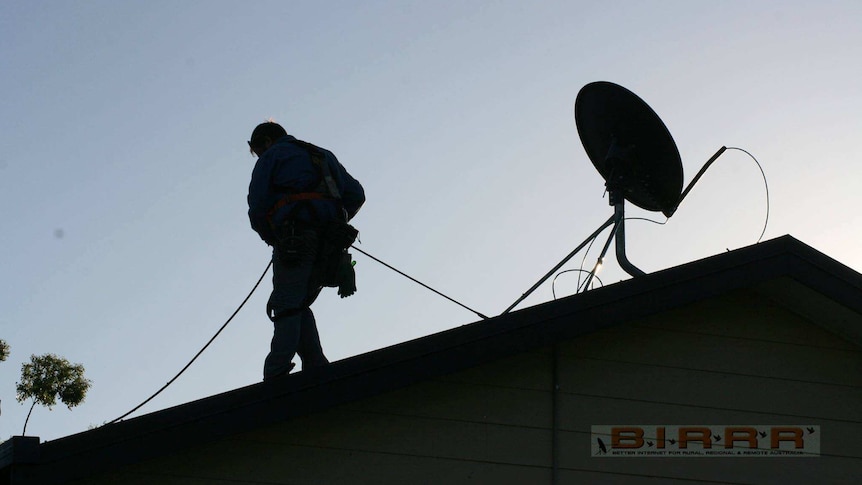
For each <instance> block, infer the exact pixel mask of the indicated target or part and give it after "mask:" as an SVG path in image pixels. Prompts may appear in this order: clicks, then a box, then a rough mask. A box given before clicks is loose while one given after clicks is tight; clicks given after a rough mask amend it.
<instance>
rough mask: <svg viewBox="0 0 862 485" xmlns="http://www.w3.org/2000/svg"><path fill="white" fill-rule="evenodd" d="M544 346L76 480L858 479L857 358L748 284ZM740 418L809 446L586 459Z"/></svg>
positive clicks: (861, 409)
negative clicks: (786, 432)
mask: <svg viewBox="0 0 862 485" xmlns="http://www.w3.org/2000/svg"><path fill="white" fill-rule="evenodd" d="M571 324H572V325H577V324H578V322H576V321H573V322H571ZM555 350H556V354H555V352H554V350H553V349H551V348H546V349H538V350H536V351H533V352H526V353H522V354H519V355H516V356H513V357H510V358H506V359H501V360H498V361H495V362H492V363H489V364H485V365H481V366H477V367H475V368H472V369H468V370H465V371H461V372H457V373H454V374H451V375H448V376H445V377H443V378H438V379H433V380H429V381H424V382H421V383H419V384H415V385H412V386H409V387H406V388H403V389H400V390H396V391H392V392H388V393H385V394H382V395H379V396H376V397H373V398H369V399H365V400H361V401H358V402H354V403H351V404H347V405H342V406H338V407H336V408H333V409H330V410H327V411H322V412H319V413H316V414H312V415H308V416H304V417H301V418H297V419H293V420H290V421H287V422H283V423H281V424H279V425H276V426H271V427H268V428H266V429H261V430H257V431H253V432H247V433H243V434H241V435H237V436H234V437H231V438H229V439H223V440H220V441H218V442H214V443H210V444H207V445H204V446H200V447H197V448H194V449H191V450H187V451H185V452H182V453H177V454H174V455H172V456H170V457H165V458H160V459H156V460H151V461H149V462H146V463H141V464H138V465H134V466H131V467H128V468H126V469H124V470H122V471H121V472H120V473H117V474H112V475H110V476H105V477H103V479H102V480H93V481H88V482H84V483H90V484H96V483H99V484H102V483H118V484H131V485H139V484H140V485H143V484H155V483H158V484H166V485H172V484H177V485H179V484H202V483H208V484H209V483H214V484H218V483H230V484H258V485H259V484H297V485H299V484H339V483H374V484H405V483H410V484H414V483H419V484H422V483H427V484H437V483H445V484H447V485H448V484H459V483H470V484H476V483H489V484H491V483H493V484H508V483H511V484H527V483H530V484H532V483H549V484H550V483H552V480H553V477H554V476H555V475H556V476H557V478H558V483H571V484H575V483H599V484H617V483H625V484H631V483H638V484H640V483H644V484H648V483H692V482H691V481H692V480H694V481H697V482H709V481H718V482H722V483H740V484H742V483H776V484H777V483H860V482H862V447H860V445H859V444H858V443H857V439H858V438H857V437H858V436H862V377H860V376H862V372H860V371H862V352H860V350H859V349H858V347H854V346H852V345H848V344H847V343H846V342H845V341H843V340H841V339H839V338H837V337H835V336H834V335H832V334H830V333H829V332H826V331H824V330H823V329H821V328H820V327H818V326H816V325H814V324H812V323H811V322H810V321H808V320H806V319H804V318H801V317H799V316H797V315H795V314H793V313H790V312H789V311H786V310H784V309H783V308H782V307H781V306H778V305H774V304H772V303H771V302H770V301H768V300H765V299H763V298H762V297H759V296H758V295H756V294H753V293H750V292H741V293H735V294H731V295H727V296H725V297H722V298H720V299H715V300H708V301H703V302H700V303H697V304H693V305H689V306H687V307H684V308H681V309H678V310H674V311H672V312H666V313H663V314H661V315H655V316H653V317H650V318H647V319H642V320H638V321H634V322H630V323H628V324H625V325H622V326H618V327H614V328H610V329H606V330H602V331H599V332H595V333H592V334H589V335H585V336H583V337H580V338H578V339H574V340H571V341H567V342H559V343H558V345H557V348H556V349H555ZM555 355H556V358H557V359H558V360H557V365H556V369H557V375H558V378H559V381H558V385H559V389H558V391H557V394H556V396H555V395H554V392H553V391H554V381H553V376H554V358H555ZM555 403H556V406H557V413H556V415H557V429H558V433H557V436H556V443H557V447H556V449H555V446H554V443H555V439H554V432H553V429H552V428H553V426H554V404H555ZM746 423H747V424H816V425H819V426H820V427H821V433H822V437H823V438H822V442H821V453H822V454H823V456H821V457H819V458H805V459H803V458H778V459H776V458H699V459H693V458H598V457H594V456H592V450H591V443H592V442H591V439H592V438H591V435H590V427H591V426H592V425H602V424H668V425H674V424H677V425H678V424H707V425H714V424H734V425H735V424H746ZM555 456H556V463H557V466H558V467H557V470H556V473H555V472H554V468H553V465H554V463H555V461H554V460H555Z"/></svg>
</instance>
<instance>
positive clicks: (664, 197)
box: [575, 81, 682, 217]
mask: <svg viewBox="0 0 862 485" xmlns="http://www.w3.org/2000/svg"><path fill="white" fill-rule="evenodd" d="M575 123H576V125H577V127H578V134H579V135H580V137H581V143H582V144H583V145H584V150H586V152H587V156H588V157H589V158H590V161H592V162H593V165H594V166H595V167H596V170H598V171H599V174H601V176H602V178H604V179H605V184H606V187H607V188H608V191H609V192H611V193H613V192H615V191H616V192H617V193H618V195H620V196H622V197H623V198H625V200H627V201H629V202H631V203H632V204H634V205H636V206H638V207H640V208H641V209H645V210H648V211H659V212H662V213H663V214H664V215H665V216H667V217H670V216H671V214H673V212H674V210H675V209H676V206H677V205H678V203H679V200H680V194H681V192H682V161H681V160H680V157H679V150H677V148H676V143H674V141H673V137H671V135H670V132H669V131H668V129H667V127H665V125H664V123H662V121H661V119H660V118H659V117H658V115H657V114H656V113H655V111H653V110H652V109H651V108H650V107H649V106H648V105H647V104H646V103H645V102H644V101H643V100H642V99H641V98H639V97H638V96H637V95H635V94H634V93H633V92H631V91H629V90H628V89H626V88H624V87H622V86H619V85H617V84H614V83H610V82H606V81H599V82H593V83H590V84H587V85H586V86H584V87H583V88H581V90H580V92H579V93H578V96H577V99H576V100H575Z"/></svg>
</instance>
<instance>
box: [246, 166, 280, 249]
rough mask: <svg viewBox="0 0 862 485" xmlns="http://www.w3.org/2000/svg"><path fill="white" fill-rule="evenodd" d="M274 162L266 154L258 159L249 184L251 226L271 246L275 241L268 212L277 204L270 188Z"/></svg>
mask: <svg viewBox="0 0 862 485" xmlns="http://www.w3.org/2000/svg"><path fill="white" fill-rule="evenodd" d="M273 163H274V161H273V157H266V156H264V157H263V158H260V159H258V161H257V163H256V164H255V166H254V170H253V171H252V173H251V182H250V183H249V185H248V218H249V221H250V222H251V228H252V229H254V230H255V232H257V234H258V235H259V236H260V238H261V239H263V240H264V242H266V243H267V244H269V245H270V246H271V245H272V244H273V242H274V235H273V234H272V229H271V228H270V227H269V221H268V220H267V213H268V212H269V210H270V209H271V208H272V207H273V205H274V204H275V198H274V195H273V194H272V191H271V190H270V185H271V182H270V177H271V175H272V168H273V167H272V165H273Z"/></svg>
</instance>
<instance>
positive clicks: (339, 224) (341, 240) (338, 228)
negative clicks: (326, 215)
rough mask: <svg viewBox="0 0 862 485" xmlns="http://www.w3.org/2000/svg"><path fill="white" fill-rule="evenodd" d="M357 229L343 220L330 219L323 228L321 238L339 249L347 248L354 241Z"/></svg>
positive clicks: (357, 232) (357, 234)
mask: <svg viewBox="0 0 862 485" xmlns="http://www.w3.org/2000/svg"><path fill="white" fill-rule="evenodd" d="M357 236H359V231H358V230H357V229H356V228H355V227H353V226H351V225H350V224H348V223H346V222H344V221H338V220H336V221H331V222H328V223H327V224H326V226H325V227H324V228H323V240H324V241H326V242H327V243H329V244H331V245H332V246H334V247H336V248H339V249H347V248H349V247H350V245H351V244H353V242H354V241H356V237H357Z"/></svg>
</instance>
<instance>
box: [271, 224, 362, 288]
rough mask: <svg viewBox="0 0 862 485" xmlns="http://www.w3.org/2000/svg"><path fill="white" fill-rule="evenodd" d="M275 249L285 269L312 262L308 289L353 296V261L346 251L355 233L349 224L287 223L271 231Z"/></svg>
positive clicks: (354, 277) (353, 239)
mask: <svg viewBox="0 0 862 485" xmlns="http://www.w3.org/2000/svg"><path fill="white" fill-rule="evenodd" d="M273 230H274V233H275V236H276V241H275V247H276V250H277V251H278V254H279V259H280V260H281V261H282V262H284V263H285V264H287V265H294V264H299V263H300V262H302V261H309V260H312V261H313V262H314V269H313V271H312V276H311V281H310V282H309V285H310V286H311V287H321V286H325V287H330V288H338V295H339V296H341V297H342V298H346V297H348V296H350V295H352V294H353V293H355V292H356V273H355V271H354V269H353V264H354V263H353V257H352V255H351V254H350V253H348V252H347V248H349V247H350V245H351V244H353V242H354V241H355V240H356V237H357V236H358V235H359V231H357V230H356V228H354V227H353V226H351V225H350V224H348V223H346V222H344V221H339V220H334V221H330V222H327V223H325V224H323V225H313V224H308V223H303V222H300V221H293V220H288V221H286V222H285V223H284V224H281V225H279V226H277V227H274V228H273Z"/></svg>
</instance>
